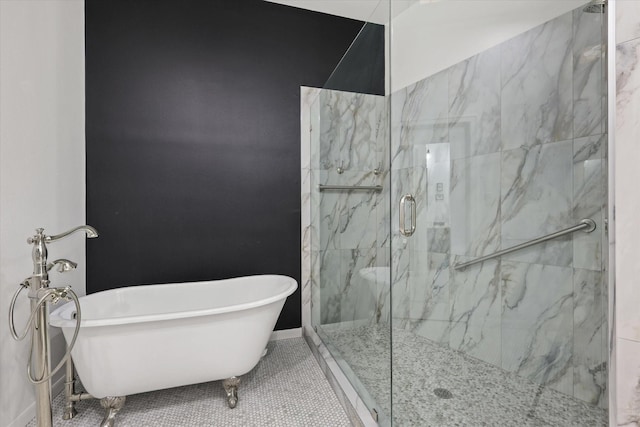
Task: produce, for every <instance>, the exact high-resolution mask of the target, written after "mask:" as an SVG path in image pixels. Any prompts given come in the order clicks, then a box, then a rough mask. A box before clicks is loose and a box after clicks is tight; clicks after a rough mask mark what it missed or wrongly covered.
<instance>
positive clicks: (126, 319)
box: [49, 274, 298, 329]
mask: <svg viewBox="0 0 640 427" xmlns="http://www.w3.org/2000/svg"><path fill="white" fill-rule="evenodd" d="M248 278H275V279H285V280H286V282H289V286H287V287H286V289H284V290H283V291H280V292H278V293H276V294H274V295H272V296H269V297H267V298H263V299H259V300H255V301H250V302H244V303H241V304H233V305H227V306H224V307H216V308H209V309H202V310H189V311H177V312H167V313H156V314H146V315H138V316H136V315H133V316H120V317H110V318H104V319H82V320H81V322H80V328H81V329H82V328H95V327H101V326H116V325H129V324H133V323H145V322H158V321H165V320H174V319H187V318H192V317H202V316H211V315H216V314H225V313H233V312H238V311H244V310H251V309H253V308H257V307H262V306H265V305H269V304H273V303H276V302H278V301H281V300H283V299H286V298H287V297H288V296H290V295H291V294H293V293H294V292H295V291H296V290H297V289H298V282H297V281H296V280H295V279H294V278H293V277H290V276H285V275H279V274H257V275H250V276H239V277H233V278H229V279H216V280H201V281H197V282H180V283H161V284H147V285H135V286H123V287H122V288H114V289H107V290H104V291H100V292H96V293H94V294H90V295H85V296H83V297H80V302H82V299H83V298H86V297H88V296H91V295H98V294H102V293H107V292H113V291H117V290H118V289H124V288H129V287H131V288H136V289H140V290H144V288H148V289H152V288H153V289H157V287H158V286H181V285H184V284H194V285H195V284H202V283H212V282H222V281H233V280H237V279H248ZM74 311H75V306H74V304H73V302H68V303H66V304H64V305H62V306H60V307H57V308H56V309H55V310H53V311H52V312H51V313H50V315H49V324H50V325H51V326H54V327H57V328H75V326H76V321H75V319H73V317H72V316H73V313H74Z"/></svg>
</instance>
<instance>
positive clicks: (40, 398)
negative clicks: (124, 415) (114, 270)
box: [9, 225, 98, 427]
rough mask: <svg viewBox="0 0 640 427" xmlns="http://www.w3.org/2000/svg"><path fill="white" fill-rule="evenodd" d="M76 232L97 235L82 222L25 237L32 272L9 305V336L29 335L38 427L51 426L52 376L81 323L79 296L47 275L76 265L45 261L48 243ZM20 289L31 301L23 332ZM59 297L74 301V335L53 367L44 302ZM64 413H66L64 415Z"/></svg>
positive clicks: (29, 365) (67, 354) (29, 370)
mask: <svg viewBox="0 0 640 427" xmlns="http://www.w3.org/2000/svg"><path fill="white" fill-rule="evenodd" d="M76 231H84V232H85V233H86V234H87V237H88V238H94V237H98V232H97V231H96V229H95V228H93V227H91V226H88V225H82V226H80V227H76V228H72V229H71V230H69V231H66V232H64V233H61V234H58V235H55V236H47V235H45V234H44V229H43V228H37V229H36V234H35V235H33V236H31V237H29V238H28V239H27V243H29V244H30V245H33V248H32V249H31V258H32V260H33V274H32V275H31V276H30V277H29V278H27V279H25V280H23V281H22V283H20V287H19V288H18V290H17V291H16V293H15V294H14V295H13V298H12V299H11V304H10V306H9V329H10V332H11V336H12V337H13V338H14V339H15V340H18V341H21V340H23V339H24V338H26V336H27V335H28V334H29V333H30V334H31V345H30V347H31V348H30V351H29V360H28V362H27V377H28V379H29V381H30V382H31V383H32V384H34V385H35V389H36V390H35V391H36V392H35V395H36V424H37V426H38V427H51V425H52V424H53V420H52V418H51V378H52V377H53V375H54V374H55V373H56V372H58V371H59V370H60V368H62V365H64V364H65V363H66V362H67V360H69V359H70V358H71V349H72V348H73V346H74V345H75V342H76V338H77V337H78V332H79V331H80V322H81V310H80V303H79V301H78V296H77V295H76V294H75V293H74V292H73V291H72V290H71V288H70V287H68V286H67V287H61V288H50V287H49V283H50V282H49V274H48V272H49V270H51V269H52V268H53V267H55V266H56V265H58V266H59V268H58V271H60V272H65V271H69V270H72V269H74V268H76V266H77V264H76V263H75V262H73V261H70V260H68V259H58V260H55V261H54V262H52V263H47V256H48V251H47V243H51V242H55V241H57V240H60V239H63V238H65V237H67V236H69V235H71V234H72V233H75V232H76ZM23 289H28V296H29V299H30V300H31V302H30V304H31V314H30V315H29V319H28V320H27V324H26V327H25V329H24V331H23V333H21V334H18V333H17V332H16V329H15V324H14V312H15V304H16V301H17V298H18V295H19V294H20V292H22V290H23ZM60 300H66V301H73V302H74V304H75V306H76V327H75V330H74V333H73V338H72V339H71V342H70V343H69V345H68V346H67V350H66V351H65V354H64V356H63V357H62V360H60V363H58V365H57V366H56V367H55V368H54V369H51V366H50V358H51V355H50V347H49V345H50V344H49V328H48V325H47V315H48V307H47V303H57V302H58V301H60ZM66 415H67V414H66V413H65V416H66ZM71 416H72V415H71Z"/></svg>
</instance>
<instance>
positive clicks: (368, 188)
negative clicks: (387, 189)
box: [318, 184, 382, 193]
mask: <svg viewBox="0 0 640 427" xmlns="http://www.w3.org/2000/svg"><path fill="white" fill-rule="evenodd" d="M318 190H320V191H329V190H337V191H342V190H345V191H375V192H376V193H379V192H381V191H382V185H324V184H320V185H318Z"/></svg>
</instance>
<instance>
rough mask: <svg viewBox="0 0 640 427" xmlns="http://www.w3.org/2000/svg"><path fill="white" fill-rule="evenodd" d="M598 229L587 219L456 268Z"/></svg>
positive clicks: (592, 221) (458, 265)
mask: <svg viewBox="0 0 640 427" xmlns="http://www.w3.org/2000/svg"><path fill="white" fill-rule="evenodd" d="M595 229H596V223H595V221H594V220H592V219H589V218H586V219H583V220H582V221H580V223H579V224H577V225H574V226H573V227H569V228H565V229H564V230H560V231H556V232H555V233H551V234H547V235H546V236H543V237H538V238H537V239H533V240H529V241H528V242H525V243H521V244H519V245H516V246H512V247H510V248H507V249H503V250H501V251H498V252H495V253H492V254H491V255H486V256H483V257H480V258H477V259H474V260H472V261H468V262H463V263H458V264H456V265H455V266H454V268H455V269H456V270H462V269H464V268H467V267H469V266H470V265H473V264H477V263H479V262H483V261H487V260H489V259H492V258H497V257H499V256H502V255H506V254H509V253H511V252H515V251H519V250H520V249H524V248H528V247H529V246H533V245H537V244H538V243H544V242H546V241H548V240H552V239H557V238H558V237H562V236H565V235H567V234H571V233H575V232H576V231H580V230H584V232H585V233H591V232H592V231H593V230H595Z"/></svg>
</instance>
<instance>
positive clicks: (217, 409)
mask: <svg viewBox="0 0 640 427" xmlns="http://www.w3.org/2000/svg"><path fill="white" fill-rule="evenodd" d="M267 348H268V353H267V355H266V356H265V358H264V359H262V361H260V363H258V366H256V368H255V369H254V370H253V371H251V372H250V373H249V374H247V375H246V376H244V377H243V378H242V383H241V384H240V387H239V388H238V406H237V407H236V408H235V409H229V408H228V407H227V403H226V395H225V393H224V390H223V388H222V382H221V381H214V382H210V383H203V384H196V385H191V386H186V387H177V388H172V389H168V390H161V391H156V392H151V393H142V394H137V395H133V396H127V401H126V404H125V406H124V408H123V409H122V410H121V411H120V413H119V414H118V416H117V418H116V426H117V427H147V426H148V427H151V426H153V427H173V426H180V427H187V426H189V427H192V426H242V427H253V426H260V427H262V426H279V427H280V426H282V427H301V426H309V427H311V426H317V427H328V426H330V427H341V426H345V427H346V426H351V423H350V422H349V420H348V418H347V415H346V414H345V412H344V410H343V409H342V407H341V406H340V403H339V401H338V399H337V397H336V395H335V394H334V392H333V390H332V389H331V387H330V385H329V383H328V382H327V380H326V378H325V377H324V374H323V373H322V371H321V370H320V367H319V365H318V363H317V362H316V360H315V358H314V356H313V355H312V353H311V350H309V347H308V346H307V343H306V342H305V340H304V339H303V338H294V339H288V340H280V341H272V342H270V343H269V345H268V347H267ZM62 405H63V396H62V395H59V396H58V397H57V398H56V399H55V401H54V408H53V410H54V414H53V416H54V426H56V427H58V426H60V427H95V426H98V425H99V424H100V421H101V420H102V417H103V415H104V412H103V409H102V408H101V407H100V404H99V402H98V401H97V400H89V401H85V402H80V403H78V404H77V406H76V408H77V409H78V415H77V416H76V417H75V418H74V419H72V420H69V421H63V420H62ZM32 426H35V420H33V421H31V423H30V424H28V427H32Z"/></svg>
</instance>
